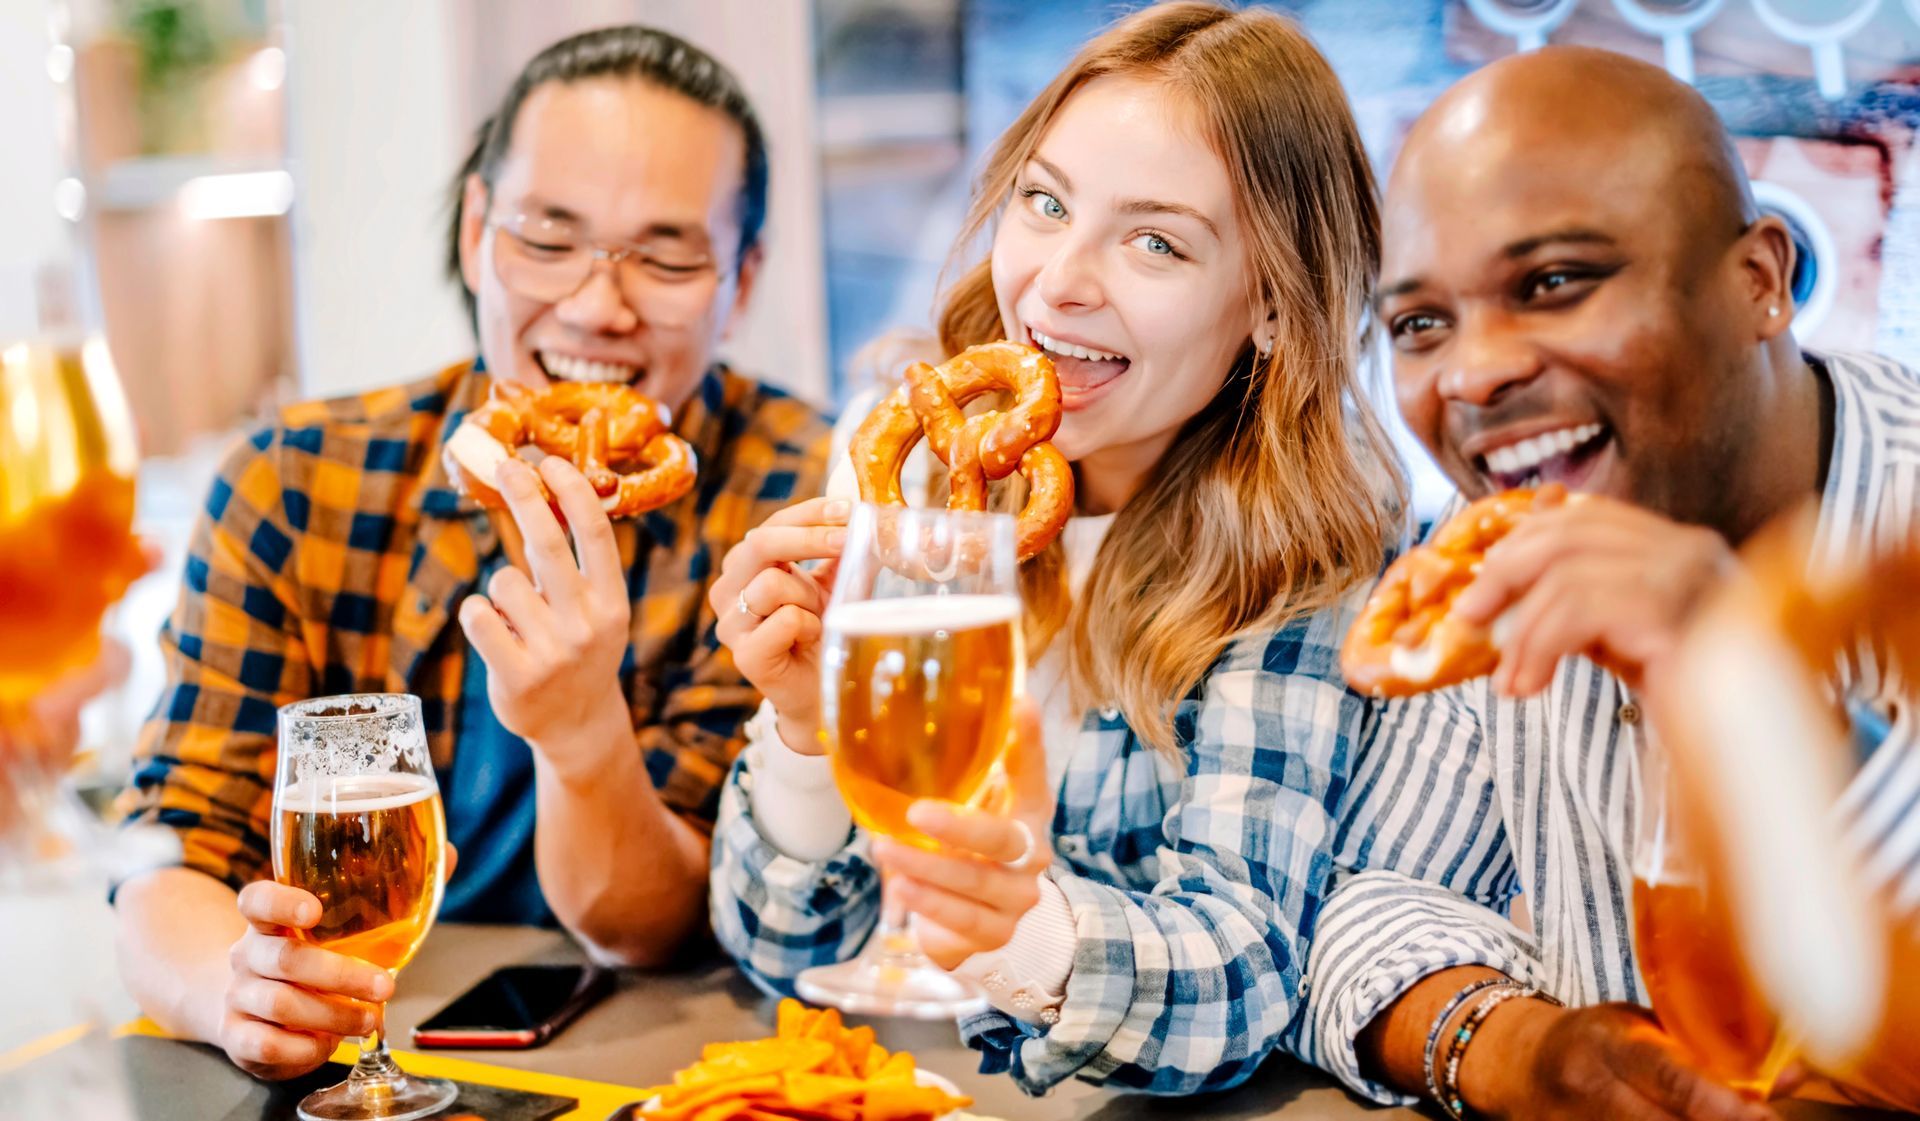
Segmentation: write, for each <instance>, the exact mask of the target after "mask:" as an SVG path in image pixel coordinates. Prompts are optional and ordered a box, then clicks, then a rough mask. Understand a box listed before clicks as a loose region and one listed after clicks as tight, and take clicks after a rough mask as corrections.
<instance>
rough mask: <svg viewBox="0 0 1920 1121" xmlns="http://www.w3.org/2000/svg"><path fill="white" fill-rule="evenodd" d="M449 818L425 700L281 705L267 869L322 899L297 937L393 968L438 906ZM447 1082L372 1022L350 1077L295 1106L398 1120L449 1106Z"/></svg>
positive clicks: (336, 1120)
mask: <svg viewBox="0 0 1920 1121" xmlns="http://www.w3.org/2000/svg"><path fill="white" fill-rule="evenodd" d="M446 840H447V823H446V817H445V814H444V811H443V810H442V809H441V805H440V788H439V786H438V785H437V784H436V783H435V782H434V777H433V766H432V764H431V763H430V762H429V761H428V758H427V737H426V730H425V727H424V726H423V725H422V723H421V719H420V698H418V697H414V696H409V695H406V694H393V693H389V694H366V695H360V696H345V697H319V698H316V699H314V700H309V701H300V702H298V703H296V704H290V705H287V706H285V707H283V708H282V709H281V710H280V753H279V760H278V765H277V769H276V771H275V773H274V781H273V875H274V878H275V879H277V880H279V881H280V882H281V883H283V884H287V885H289V886H291V887H297V888H299V889H301V890H302V891H308V892H311V893H313V895H314V897H315V898H317V899H319V900H320V909H321V913H320V921H319V922H318V923H316V924H314V926H313V927H312V928H311V929H309V930H305V931H300V932H299V933H298V936H299V937H301V938H304V939H305V940H306V941H308V942H312V943H313V944H314V945H316V946H321V947H324V948H326V949H329V950H332V951H334V952H335V953H340V954H347V955H349V956H351V957H356V958H359V959H360V960H362V961H365V962H369V963H371V964H373V965H377V966H379V967H381V968H382V969H385V970H387V971H388V972H389V973H398V972H399V971H400V970H401V968H402V967H404V966H405V965H406V964H407V963H408V962H409V961H412V960H413V955H414V952H415V951H416V950H418V949H419V948H420V943H421V942H423V941H425V940H426V937H427V930H428V928H429V927H431V926H432V925H433V917H434V915H435V914H436V913H437V912H438V911H439V910H440V893H441V889H442V887H443V877H442V871H443V864H444V863H445V859H446ZM455 1093H456V1091H455V1088H454V1085H453V1083H451V1082H447V1081H444V1080H442V1079H437V1078H420V1077H416V1076H414V1075H409V1074H406V1073H405V1072H403V1071H401V1069H400V1068H399V1066H398V1065H397V1064H395V1063H394V1061H393V1057H392V1056H391V1055H390V1054H388V1052H387V1040H386V1033H385V1031H384V1030H382V1028H381V1027H376V1028H375V1029H374V1030H373V1032H372V1033H371V1034H369V1035H368V1036H367V1037H366V1038H365V1039H363V1040H361V1043H360V1061H359V1062H358V1063H356V1064H354V1068H353V1073H352V1074H351V1075H349V1076H348V1078H347V1080H346V1081H345V1082H342V1083H340V1084H339V1085H337V1086H329V1087H327V1088H326V1089H324V1090H316V1091H314V1092H313V1093H311V1094H309V1095H307V1097H306V1098H305V1099H304V1100H302V1101H301V1103H300V1116H301V1118H302V1119H303V1121H372V1119H374V1118H380V1119H382V1121H405V1119H406V1118H413V1117H425V1116H427V1115H428V1114H431V1113H434V1112H435V1111H437V1110H440V1109H442V1108H444V1107H446V1106H447V1104H448V1103H450V1102H452V1101H453V1099H454V1096H455Z"/></svg>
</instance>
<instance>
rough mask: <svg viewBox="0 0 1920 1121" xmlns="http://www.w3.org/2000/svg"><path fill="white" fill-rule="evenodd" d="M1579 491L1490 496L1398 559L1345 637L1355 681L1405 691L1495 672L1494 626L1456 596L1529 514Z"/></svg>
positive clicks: (1379, 692) (1373, 688) (1343, 655)
mask: <svg viewBox="0 0 1920 1121" xmlns="http://www.w3.org/2000/svg"><path fill="white" fill-rule="evenodd" d="M1573 498H1577V496H1571V497H1570V496H1569V495H1568V494H1567V490H1566V488H1565V487H1563V486H1560V485H1559V484H1557V483H1549V484H1547V485H1546V486H1543V487H1539V488H1537V489H1535V488H1530V487H1529V488H1522V489H1519V490H1509V491H1503V492H1501V493H1499V494H1495V495H1491V496H1489V497H1486V498H1482V499H1480V500H1479V501H1477V502H1474V503H1472V504H1471V505H1469V506H1468V507H1467V508H1466V509H1464V510H1462V511H1460V512H1459V513H1458V514H1455V515H1454V516H1453V517H1452V518H1450V519H1448V520H1447V522H1446V524H1444V525H1442V526H1441V527H1440V528H1439V530H1437V531H1436V532H1435V533H1434V535H1433V537H1432V539H1431V540H1429V541H1428V542H1427V543H1426V544H1424V545H1421V546H1419V547H1417V548H1414V549H1412V550H1410V551H1409V552H1407V553H1406V554H1405V555H1404V556H1402V557H1401V558H1400V559H1399V560H1396V561H1394V562H1393V564H1392V565H1391V566H1389V567H1388V569H1387V572H1386V575H1385V576H1382V577H1381V578H1380V583H1379V585H1378V586H1377V587H1375V588H1374V590H1373V595H1372V596H1370V597H1368V599H1367V603H1366V606H1365V607H1364V608H1362V609H1361V612H1360V617H1359V618H1358V619H1357V620H1355V621H1354V624H1353V627H1352V628H1351V629H1349V630H1348V631H1347V637H1346V641H1345V642H1344V643H1342V645H1341V648H1340V669H1341V672H1343V673H1344V674H1345V675H1346V678H1347V682H1348V683H1349V684H1350V685H1352V686H1353V687H1354V688H1355V689H1357V690H1359V691H1360V692H1362V693H1367V694H1369V695H1372V696H1375V697H1405V696H1411V695H1413V694H1415V693H1424V692H1427V691H1428V690H1431V689H1444V688H1446V687H1447V686H1449V685H1457V684H1459V683H1460V682H1462V681H1470V680H1472V679H1473V678H1476V677H1483V676H1485V675H1487V674H1489V673H1492V672H1493V670H1494V667H1495V666H1497V665H1499V663H1500V652H1499V650H1498V648H1497V647H1496V645H1495V642H1494V636H1493V632H1492V629H1491V628H1489V627H1484V626H1480V625H1478V624H1473V623H1468V622H1466V621H1464V620H1462V619H1460V618H1458V617H1457V616H1455V615H1454V614H1453V602H1454V600H1455V599H1457V598H1458V597H1459V595H1460V593H1461V592H1463V591H1465V590H1466V588H1467V585H1468V584H1471V583H1473V578H1474V576H1475V575H1477V574H1478V573H1479V571H1480V564H1481V561H1482V560H1484V559H1485V557H1486V554H1487V550H1488V549H1491V548H1492V547H1493V546H1494V544H1495V543H1496V542H1498V541H1499V540H1500V539H1501V538H1503V537H1505V536H1506V535H1507V534H1508V533H1510V532H1512V531H1513V527H1514V526H1516V525H1518V524H1519V523H1520V521H1521V520H1522V519H1524V518H1526V517H1527V516H1528V515H1529V514H1532V513H1535V512H1537V511H1540V510H1547V509H1551V508H1553V507H1555V506H1561V505H1564V504H1566V503H1567V502H1568V501H1570V500H1572V499H1573Z"/></svg>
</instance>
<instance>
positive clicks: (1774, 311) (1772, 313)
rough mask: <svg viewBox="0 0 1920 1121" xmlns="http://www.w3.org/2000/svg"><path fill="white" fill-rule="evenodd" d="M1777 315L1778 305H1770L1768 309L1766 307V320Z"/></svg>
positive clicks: (1778, 312) (1778, 311)
mask: <svg viewBox="0 0 1920 1121" xmlns="http://www.w3.org/2000/svg"><path fill="white" fill-rule="evenodd" d="M1779 314H1780V305H1779V304H1774V305H1772V306H1770V307H1768V308H1767V318H1768V319H1772V318H1774V317H1775V316H1777V315H1779Z"/></svg>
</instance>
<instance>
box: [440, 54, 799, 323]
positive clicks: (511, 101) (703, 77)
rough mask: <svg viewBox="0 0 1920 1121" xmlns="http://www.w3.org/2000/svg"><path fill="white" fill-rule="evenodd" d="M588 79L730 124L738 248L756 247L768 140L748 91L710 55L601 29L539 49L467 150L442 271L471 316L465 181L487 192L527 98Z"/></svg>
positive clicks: (762, 221)
mask: <svg viewBox="0 0 1920 1121" xmlns="http://www.w3.org/2000/svg"><path fill="white" fill-rule="evenodd" d="M593 78H633V79H636V80H638V81H642V82H646V83H648V84H650V85H653V86H657V87H658V88H660V89H663V90H668V91H670V92H673V93H677V94H680V95H681V96H683V97H688V98H691V99H693V100H694V101H695V102H697V103H699V104H701V105H704V106H706V107H707V108H709V109H718V110H719V111H720V112H722V113H725V114H726V115H727V116H728V117H730V118H732V120H733V121H734V123H735V124H738V125H739V126H740V131H741V132H742V133H744V134H745V135H746V141H747V153H746V155H747V159H746V176H745V181H744V182H743V183H742V184H741V187H740V245H739V248H738V252H739V253H740V254H741V255H742V256H744V255H745V254H746V252H747V251H748V250H749V249H752V248H753V247H754V246H755V245H756V244H758V243H759V241H760V232H761V229H762V227H764V226H765V225H766V220H767V138H766V135H765V134H764V133H763V132H761V130H760V118H759V117H757V116H755V115H754V112H753V105H752V103H751V102H749V101H748V100H747V92H746V90H745V89H743V88H742V87H741V85H740V80H739V79H738V78H735V77H734V75H733V71H731V70H728V69H727V68H726V67H725V66H722V65H721V64H720V61H719V60H718V59H716V58H714V57H713V56H712V55H710V54H708V53H707V52H705V51H703V50H701V49H700V48H699V47H696V46H694V45H693V44H692V43H689V42H687V41H686V40H685V39H682V38H680V37H679V36H677V35H669V34H667V33H666V32H664V31H658V30H655V29H654V28H651V27H641V26H639V25H636V24H629V25H626V26H622V27H603V28H601V29H600V30H598V31H588V32H585V33H583V34H580V35H575V36H573V37H572V38H570V39H562V40H560V41H559V42H558V43H555V44H554V45H552V46H551V47H548V48H547V49H546V50H544V51H541V52H540V53H539V54H537V55H535V56H534V57H533V60H532V61H531V62H529V63H527V65H526V67H525V68H524V69H522V70H521V71H520V76H519V77H517V78H515V79H514V80H513V85H512V86H511V87H509V88H508V90H507V95H506V97H505V98H503V99H502V100H501V102H500V105H499V107H498V108H497V109H496V110H494V112H493V115H492V116H490V117H488V118H487V119H486V120H485V121H483V122H481V125H480V128H479V131H478V133H476V135H475V136H474V142H473V151H472V152H470V153H468V155H467V160H466V162H465V163H464V164H462V165H461V167H460V171H459V173H458V174H456V175H455V176H454V177H453V184H452V187H451V190H450V192H449V194H450V206H449V209H450V210H451V212H452V215H453V218H452V221H451V222H450V223H449V225H448V230H447V273H448V275H449V276H451V277H452V278H453V280H454V282H455V283H456V284H459V285H460V291H461V295H462V296H463V297H464V298H465V300H466V303H467V317H468V318H469V319H471V318H473V315H474V297H473V293H472V292H471V291H469V290H468V289H467V287H466V284H465V282H464V278H463V277H462V276H461V273H460V219H461V213H460V212H461V207H462V205H463V202H464V198H465V192H466V182H467V177H468V176H470V175H478V176H480V179H481V181H482V182H484V183H485V184H486V185H487V188H488V190H489V191H491V190H492V188H493V180H494V176H496V175H497V174H499V171H500V161H501V160H503V159H505V158H506V154H507V150H508V149H509V148H511V147H512V145H513V126H514V121H515V119H516V118H518V117H519V115H520V107H521V105H522V104H524V103H525V102H526V100H527V96H528V95H529V94H531V93H532V92H533V91H534V90H536V89H538V88H540V87H541V86H543V85H546V84H547V83H548V82H583V81H587V80H589V79H593Z"/></svg>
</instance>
